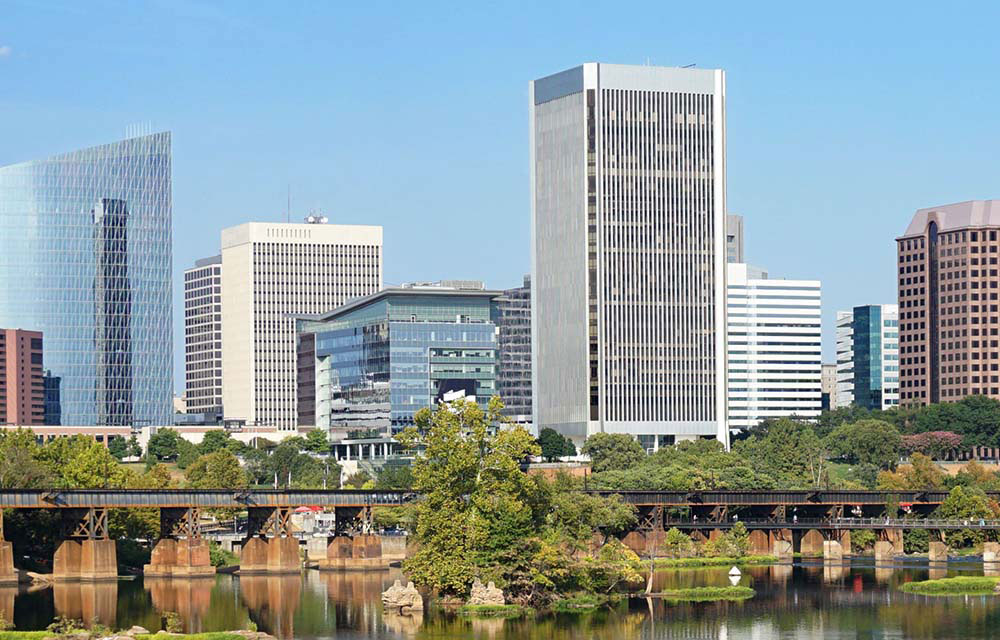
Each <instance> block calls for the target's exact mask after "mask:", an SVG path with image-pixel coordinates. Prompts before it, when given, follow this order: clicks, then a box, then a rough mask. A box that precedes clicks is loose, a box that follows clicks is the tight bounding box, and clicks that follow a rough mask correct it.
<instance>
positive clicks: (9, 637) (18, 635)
mask: <svg viewBox="0 0 1000 640" xmlns="http://www.w3.org/2000/svg"><path fill="white" fill-rule="evenodd" d="M52 635H54V634H53V633H52V632H51V631H0V640H41V639H42V638H47V637H49V636H52Z"/></svg>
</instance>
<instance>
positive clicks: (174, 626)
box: [163, 611, 184, 633]
mask: <svg viewBox="0 0 1000 640" xmlns="http://www.w3.org/2000/svg"><path fill="white" fill-rule="evenodd" d="M163 630H164V631H166V632H167V633H183V632H184V622H183V621H182V620H181V616H180V614H178V613H177V612H176V611H164V612H163Z"/></svg>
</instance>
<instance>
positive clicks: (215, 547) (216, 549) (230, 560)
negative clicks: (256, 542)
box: [208, 540, 240, 567]
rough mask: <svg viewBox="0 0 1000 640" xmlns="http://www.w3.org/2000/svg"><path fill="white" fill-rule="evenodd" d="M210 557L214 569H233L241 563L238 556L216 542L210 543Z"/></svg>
mask: <svg viewBox="0 0 1000 640" xmlns="http://www.w3.org/2000/svg"><path fill="white" fill-rule="evenodd" d="M208 557H209V561H210V562H211V563H212V566H213V567H231V566H233V565H236V564H239V562H240V557H239V556H238V555H236V554H235V553H233V552H231V551H226V550H225V549H223V548H222V546H220V545H219V543H218V542H215V541H214V540H213V541H211V542H209V543H208Z"/></svg>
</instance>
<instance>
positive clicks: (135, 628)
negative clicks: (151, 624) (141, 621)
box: [122, 624, 149, 636]
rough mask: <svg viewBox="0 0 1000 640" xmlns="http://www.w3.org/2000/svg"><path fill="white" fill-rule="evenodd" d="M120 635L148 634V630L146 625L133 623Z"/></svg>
mask: <svg viewBox="0 0 1000 640" xmlns="http://www.w3.org/2000/svg"><path fill="white" fill-rule="evenodd" d="M122 635H126V636H137V635H149V630H148V629H146V627H140V626H139V625H137V624H136V625H133V626H132V627H131V628H129V630H128V631H123V632H122Z"/></svg>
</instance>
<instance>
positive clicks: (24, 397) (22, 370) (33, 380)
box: [0, 329, 45, 425]
mask: <svg viewBox="0 0 1000 640" xmlns="http://www.w3.org/2000/svg"><path fill="white" fill-rule="evenodd" d="M42 355H43V351H42V334H41V333H40V332H38V331H25V330H24V329H0V424H17V425H33V424H44V422H45V383H44V379H43V375H42Z"/></svg>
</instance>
